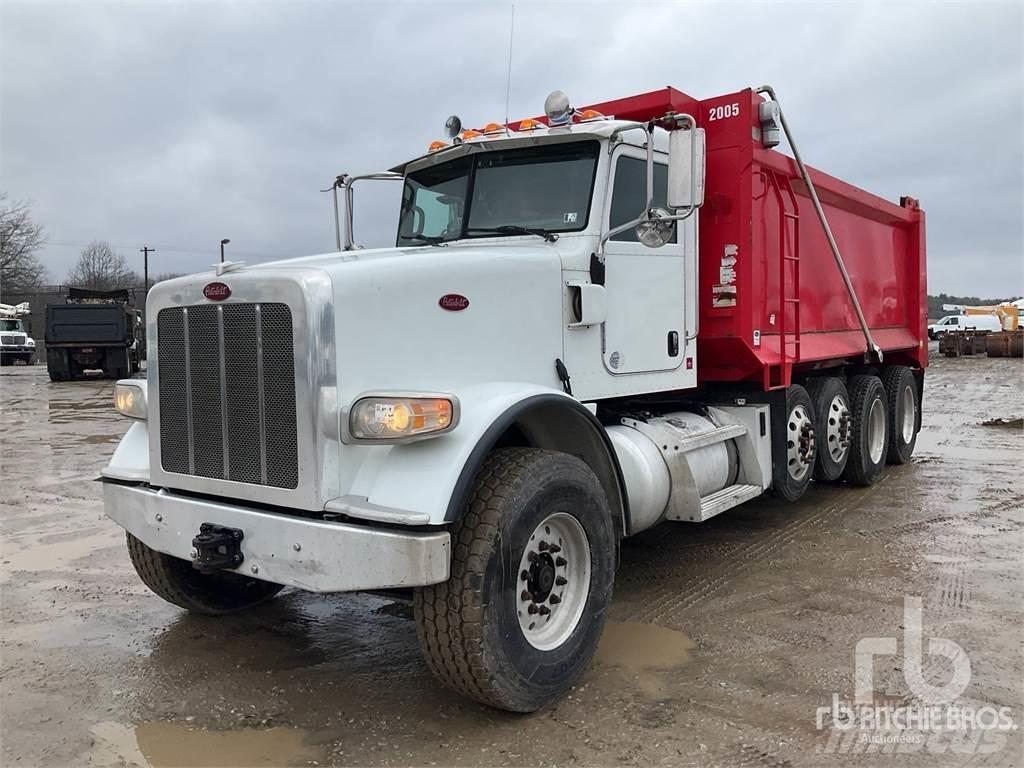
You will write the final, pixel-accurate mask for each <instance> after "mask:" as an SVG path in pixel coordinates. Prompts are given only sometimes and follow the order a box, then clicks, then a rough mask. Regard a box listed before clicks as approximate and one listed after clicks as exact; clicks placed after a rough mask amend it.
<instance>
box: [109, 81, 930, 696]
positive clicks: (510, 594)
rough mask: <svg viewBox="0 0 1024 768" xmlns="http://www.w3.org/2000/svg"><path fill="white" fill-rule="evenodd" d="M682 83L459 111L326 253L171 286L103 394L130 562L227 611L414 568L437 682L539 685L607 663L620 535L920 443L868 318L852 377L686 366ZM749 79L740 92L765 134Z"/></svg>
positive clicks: (694, 333) (378, 581) (905, 378)
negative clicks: (468, 117)
mask: <svg viewBox="0 0 1024 768" xmlns="http://www.w3.org/2000/svg"><path fill="white" fill-rule="evenodd" d="M668 91H669V92H670V93H669V94H668V95H669V100H668V103H667V104H665V103H663V102H661V101H659V100H658V99H657V98H654V96H658V94H653V95H652V94H647V95H645V96H641V97H634V98H631V99H627V100H620V101H619V102H614V103H606V105H604V108H602V106H601V105H597V106H595V107H591V108H587V109H574V108H572V107H571V106H570V103H569V99H568V98H567V97H566V96H565V94H562V93H561V92H554V93H553V94H551V96H549V97H548V99H547V101H546V102H545V116H544V117H543V118H536V119H526V120H521V121H516V122H514V123H508V124H503V125H498V124H490V125H487V126H485V127H484V128H481V129H479V130H475V129H472V130H463V129H462V127H461V121H459V120H458V119H456V118H453V119H451V120H449V124H448V126H449V141H437V142H434V144H432V145H430V148H429V150H428V151H427V152H426V153H424V154H421V155H419V156H417V157H415V158H413V159H412V160H409V161H408V162H405V163H402V164H401V165H398V166H396V167H395V168H393V169H392V170H391V171H389V172H387V173H374V174H368V175H366V176H346V175H342V176H339V177H338V180H337V182H336V184H335V186H334V194H335V195H336V197H335V200H336V202H337V195H338V194H339V192H340V193H341V194H342V195H343V196H344V200H345V205H344V209H343V215H342V213H341V211H339V209H338V208H336V212H337V215H336V223H337V225H338V227H337V243H338V251H337V252H332V253H325V254H319V255H314V256H307V257H301V258H295V259H290V260H284V261H277V262H271V263H267V264H260V265H258V266H252V267H250V266H246V265H241V264H232V263H226V264H222V265H220V266H218V268H217V270H216V271H215V272H214V273H210V274H201V275H192V276H188V277H182V278H178V279H175V280H169V281H166V282H161V283H160V284H158V285H157V286H156V287H154V288H153V289H152V291H151V292H150V294H149V299H148V303H147V312H146V317H147V318H148V324H147V349H148V376H147V379H146V380H145V381H140V380H125V381H121V382H118V384H117V386H116V388H115V404H116V407H117V408H118V410H119V411H120V412H121V413H123V414H125V415H126V416H128V417H130V418H131V419H133V423H132V425H131V427H130V428H129V430H128V433H127V434H126V435H125V437H124V439H123V440H122V441H121V443H120V445H119V446H118V448H117V450H116V451H115V453H114V455H113V457H112V459H111V461H110V463H109V465H108V466H107V467H106V468H104V470H103V473H102V474H103V479H104V481H105V482H104V504H105V510H106V512H107V514H108V515H109V516H110V517H111V518H113V519H114V520H115V521H116V522H117V523H118V524H120V525H121V526H122V527H124V528H125V529H126V531H127V532H128V549H129V554H130V556H131V559H132V562H133V564H134V565H135V567H136V570H137V572H138V573H139V575H140V577H141V578H142V580H143V581H144V582H145V583H146V584H147V585H148V586H149V587H150V588H151V589H152V590H153V591H154V592H156V593H157V594H158V595H160V596H162V597H164V598H165V599H167V600H169V601H170V602H172V603H174V604H176V605H179V606H181V607H183V608H186V609H188V610H193V611H198V612H202V613H210V614H221V613H227V612H230V611H233V610H239V609H243V608H246V607H248V606H251V605H254V604H256V603H259V602H261V601H263V600H267V599H270V598H271V597H273V595H275V594H276V593H277V592H278V591H279V590H280V589H281V588H283V587H284V586H291V587H297V588H300V589H305V590H310V591H314V592H336V591H351V590H366V589H389V588H403V589H404V588H411V589H412V590H413V607H414V615H415V617H416V624H417V631H418V636H419V639H420V643H421V646H422V648H423V650H424V654H425V656H426V659H427V662H428V664H429V665H430V667H431V669H432V670H433V671H434V673H435V674H436V675H437V677H438V678H439V679H440V680H441V681H442V682H444V683H445V684H447V685H449V686H450V687H452V688H454V689H456V690H458V691H461V692H463V693H465V694H466V695H468V696H471V697H473V698H475V699H477V700H479V701H482V702H484V703H486V704H489V705H491V706H495V707H499V708H503V709H508V710H513V711H533V710H535V709H537V708H539V707H541V706H544V705H545V704H547V703H550V702H551V701H554V700H555V699H556V698H557V697H558V696H559V695H561V693H562V692H564V691H565V690H566V689H567V688H568V687H570V686H571V685H572V684H573V683H574V682H575V681H576V680H577V679H578V678H579V676H580V675H581V674H582V672H583V670H584V669H585V668H586V666H587V664H588V663H589V660H590V658H591V656H592V655H593V653H594V650H595V649H596V645H597V641H598V639H599V637H600V634H601V630H602V628H603V624H604V619H605V615H606V611H607V608H608V605H609V602H610V598H611V590H612V585H613V582H614V575H615V573H614V572H615V563H616V557H617V555H616V552H617V546H618V542H619V540H620V539H621V538H623V537H625V536H630V535H633V534H635V533H637V532H639V531H641V530H644V529H647V528H649V527H651V526H653V525H656V524H658V523H661V522H663V521H670V520H671V521H678V522H700V521H703V520H706V519H708V518H710V517H713V516H715V515H717V514H720V513H722V512H724V511H726V510H728V509H729V508H731V507H733V506H736V505H737V504H739V503H742V502H744V501H747V500H749V499H752V498H754V497H756V496H759V495H761V494H762V493H764V492H766V491H767V490H769V489H774V490H775V492H776V493H778V494H780V495H782V496H783V497H784V498H788V499H795V498H799V497H800V496H801V495H802V494H803V493H804V492H805V491H806V489H807V488H808V487H809V485H810V483H811V479H812V475H813V476H814V477H819V476H820V477H821V478H826V479H828V480H836V479H839V478H840V477H845V478H846V479H847V480H848V481H849V482H854V483H858V484H869V483H870V482H874V480H875V479H877V477H878V473H879V472H880V471H881V467H882V466H884V464H885V463H886V460H887V457H889V458H890V459H891V460H892V461H895V462H900V461H905V460H909V451H912V450H913V440H914V437H915V436H916V431H917V429H918V428H919V419H918V416H919V409H918V405H917V403H918V402H919V397H920V389H919V386H918V384H917V380H916V379H914V376H913V372H912V371H911V370H910V368H908V367H907V366H890V368H891V372H890V373H887V374H886V376H887V377H888V378H891V379H892V381H891V382H890V383H889V384H885V385H883V382H882V380H881V379H879V378H878V377H877V376H872V375H852V374H855V373H859V371H860V369H859V368H856V367H855V366H856V365H857V364H858V360H859V364H861V365H863V364H864V362H865V360H864V355H865V354H866V352H865V349H870V347H871V344H869V345H868V347H867V348H865V347H864V345H863V344H862V343H860V342H858V337H859V332H858V331H856V330H854V331H852V332H848V333H847V336H848V338H847V337H844V338H847V343H849V344H850V345H851V346H850V349H851V350H852V352H840V351H838V350H840V349H841V348H840V347H837V346H836V344H837V342H836V341H835V337H832V340H830V341H829V344H830V345H831V346H829V347H828V350H829V351H828V352H827V354H830V355H832V362H831V364H832V366H833V367H834V371H842V373H840V374H838V375H831V376H822V375H821V369H822V365H823V363H822V361H821V360H816V359H813V356H812V355H811V354H808V355H807V356H806V358H801V357H796V358H790V359H789V360H788V362H787V360H786V350H787V343H788V341H789V339H788V337H787V336H786V335H785V332H783V333H782V334H781V335H779V336H778V339H779V345H781V352H782V361H781V362H780V360H779V357H778V355H776V357H775V358H773V359H771V360H769V363H770V364H772V365H775V366H776V367H779V366H780V365H782V364H783V363H786V365H787V366H788V367H786V368H785V371H786V380H785V381H783V382H782V383H781V384H779V385H777V386H775V387H774V389H773V391H765V390H766V389H767V388H768V387H767V384H766V386H765V387H761V386H760V384H758V381H759V380H760V379H759V377H761V372H760V369H757V370H754V371H752V372H750V373H748V372H743V374H742V375H743V378H744V380H743V381H725V382H719V383H717V384H716V383H715V382H707V381H701V380H700V379H699V378H698V377H699V374H700V370H701V365H700V358H699V356H698V351H699V349H698V339H699V336H700V328H699V325H700V320H701V317H702V312H701V309H700V299H701V297H702V295H703V294H700V293H699V288H700V286H701V285H702V284H703V283H702V282H701V281H702V277H701V275H700V274H699V270H698V261H699V256H700V252H699V249H698V240H699V237H698V236H699V233H700V231H701V230H700V215H701V214H700V209H701V206H702V205H703V204H704V198H705V186H706V175H705V170H706V168H707V167H709V163H710V161H709V160H707V159H706V156H705V155H706V151H707V147H706V139H705V129H704V128H703V127H701V126H700V125H699V124H698V120H697V119H696V118H695V117H694V115H693V114H690V113H689V112H687V111H686V110H685V109H684V108H683V107H685V106H687V105H689V104H691V103H692V105H693V107H694V111H696V109H697V108H700V104H699V103H697V102H695V101H692V100H688V99H689V97H686V99H682V98H677V97H676V96H675V95H674V94H679V97H682V96H683V95H682V94H680V92H677V91H672V89H668ZM744 98H745V99H746V101H747V102H749V105H748V106H745V107H744V110H742V111H741V110H740V109H739V107H737V108H736V116H737V118H738V119H740V120H748V119H749V120H751V121H753V124H755V125H757V126H758V128H759V129H760V130H762V131H763V132H764V135H765V137H766V140H767V138H770V136H771V129H772V128H773V126H774V128H775V131H776V133H777V130H778V125H777V116H776V115H775V114H774V113H772V114H767V116H762V115H760V114H759V112H758V109H757V104H758V103H760V102H761V101H762V97H761V96H758V95H755V94H753V93H751V92H750V91H747V92H745V96H744ZM609 107H610V108H609ZM712 109H714V107H712ZM726 112H728V114H730V115H731V114H732V112H731V107H730V108H729V109H728V110H725V111H723V112H722V114H723V115H724V114H726ZM737 135H740V136H743V137H745V138H744V139H743V140H744V141H745V142H747V143H748V144H749V143H750V136H751V130H750V127H748V126H741V130H739V131H738V132H737ZM776 143H777V142H776ZM766 146H767V145H766ZM801 168H802V166H801ZM723 177H724V175H723ZM808 178H809V177H808ZM370 179H375V180H377V179H387V180H394V181H398V182H399V183H401V184H402V195H401V204H400V210H399V211H398V212H397V217H396V219H397V221H396V242H395V245H394V246H393V247H389V248H379V249H363V248H360V247H359V246H358V245H357V244H356V242H355V233H354V231H353V224H354V222H353V219H352V210H353V206H352V196H353V194H354V192H353V189H354V184H355V183H356V182H359V181H362V180H370ZM809 183H810V182H809ZM715 205H716V208H715V212H714V216H715V217H717V218H718V219H721V218H722V217H723V216H724V214H723V206H724V205H725V204H724V203H723V202H722V201H721V200H716V202H715ZM893 208H894V209H895V212H892V213H891V216H892V217H894V218H893V219H892V220H893V221H895V222H897V223H898V224H899V226H909V225H910V223H911V222H916V221H918V219H919V217H918V215H917V214H916V212H910V211H907V212H905V213H904V212H902V211H901V209H896V208H895V206H893ZM342 222H344V224H345V226H344V239H343V237H342V227H341V223H342ZM890 240H891V238H890ZM899 242H903V241H902V240H901V241H899ZM743 247H744V248H746V246H743ZM738 248H739V246H732V250H730V247H729V246H726V248H725V250H724V255H722V257H721V268H720V271H719V272H718V273H717V274H715V275H714V284H715V287H716V290H715V291H711V290H708V291H707V292H706V293H707V295H708V296H709V297H710V296H711V295H714V296H715V297H716V298H715V299H714V301H715V302H716V305H715V308H716V309H720V308H721V307H720V306H718V305H719V304H720V303H721V302H726V303H727V302H729V301H730V299H729V295H731V296H733V297H736V296H737V295H743V296H744V298H745V294H740V293H739V292H738V289H737V287H736V274H737V272H736V270H738V269H740V265H738V264H737V262H736V258H735V255H736V254H737V253H738V252H739V250H738ZM718 258H719V255H718V253H716V254H715V259H716V262H717V259H718ZM729 259H731V261H729ZM829 263H831V262H829ZM833 268H834V267H833ZM710 287H711V286H710V285H709V289H710ZM723 287H724V288H726V289H728V290H718V289H721V288H723ZM730 292H731V293H730ZM854 300H855V299H854ZM888 300H889V301H890V302H891V301H892V300H893V299H892V298H891V297H890V298H889V299H888ZM734 303H735V301H734ZM737 306H743V307H746V306H747V305H745V304H739V305H737ZM859 310H860V308H859V305H858V311H859ZM869 310H870V308H869ZM867 314H868V316H870V311H869V312H868V313H867ZM773 322H774V321H773ZM922 328H923V326H922ZM798 332H799V331H798ZM768 333H769V329H766V337H767V335H768ZM864 335H865V337H866V338H867V340H868V341H869V342H870V341H871V335H870V333H869V332H868V328H867V326H865V328H864ZM745 336H746V334H745ZM886 338H888V337H886ZM758 339H760V337H758ZM892 339H894V341H892V342H891V344H892V345H894V346H895V348H896V354H904V353H903V352H902V350H904V349H909V350H910V351H909V352H907V353H905V354H907V355H910V354H916V343H917V342H916V338H915V339H913V341H912V342H911V341H906V340H904V337H903V336H898V337H897V336H896V335H893V336H892ZM744 341H745V342H746V339H744ZM798 343H799V342H798ZM883 343H885V340H884V339H883ZM804 345H805V348H806V349H808V350H811V351H813V349H814V346H813V344H811V343H810V341H805V342H804ZM900 345H904V346H900ZM911 345H913V347H911ZM767 346H768V345H767V344H766V345H765V347H767ZM709 349H711V350H712V351H715V347H709ZM751 349H753V348H751ZM887 349H888V347H887ZM763 351H764V350H762V349H761V344H760V341H759V340H758V344H757V354H761V353H762V352H763ZM701 354H703V353H701ZM823 354H825V353H823ZM879 354H881V352H879ZM908 359H909V358H908ZM715 363H716V365H717V366H718V367H721V368H726V367H727V363H726V362H724V361H723V360H721V359H717V360H716V361H715ZM758 364H760V363H758ZM766 364H767V363H766ZM847 365H848V366H849V369H848V372H849V373H850V374H851V376H850V378H849V379H847V378H846V372H847V369H845V368H840V367H839V366H847ZM800 366H805V368H802V367H800ZM897 369H898V370H897ZM886 370H889V369H886ZM805 375H806V376H807V377H808V378H807V379H806V384H807V388H805V387H804V386H803V382H805V379H804V378H803V377H804V376H805ZM797 377H800V378H799V380H800V382H801V383H799V384H798V383H797ZM770 379H771V377H769V376H767V375H765V376H764V377H763V380H764V381H765V382H769V380H770ZM887 381H888V379H887ZM847 382H848V383H849V385H850V388H849V389H847V386H846V384H847ZM885 386H890V388H891V390H892V392H893V393H894V394H893V397H897V398H898V401H899V403H901V404H902V405H901V406H900V410H899V412H898V414H897V411H896V410H894V409H889V408H888V407H887V403H888V402H890V400H888V399H887V395H886V389H885V388H884V387H885ZM861 414H863V416H862V415H861ZM897 429H898V430H900V435H901V436H902V438H901V439H902V441H903V442H902V443H899V442H893V441H890V440H889V438H888V436H889V435H890V434H891V433H893V432H894V431H895V430H897ZM819 441H820V442H821V443H822V445H823V446H826V447H827V450H823V451H820V452H819V451H818V450H817V445H818V442H819ZM894 446H895V447H894ZM900 446H902V447H900ZM908 446H909V447H908ZM896 448H899V450H896ZM890 453H891V454H892V455H891V456H890ZM823 455H824V458H822V456H823ZM848 465H849V466H848ZM819 473H820V475H819ZM843 473H846V474H845V475H844V474H843Z"/></svg>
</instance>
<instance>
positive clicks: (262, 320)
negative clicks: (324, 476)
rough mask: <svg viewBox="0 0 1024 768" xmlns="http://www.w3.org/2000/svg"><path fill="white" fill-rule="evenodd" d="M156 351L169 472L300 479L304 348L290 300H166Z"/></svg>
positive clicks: (272, 482)
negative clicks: (299, 373)
mask: <svg viewBox="0 0 1024 768" xmlns="http://www.w3.org/2000/svg"><path fill="white" fill-rule="evenodd" d="M157 354H158V363H159V365H158V371H159V373H158V375H159V398H160V463H161V466H162V467H163V469H164V471H166V472H176V473H179V474H187V475H198V476H200V477H209V478H214V479H220V480H232V481H235V482H239V483H250V484H254V485H267V486H272V487H275V488H295V487H297V486H298V479H299V474H298V440H297V436H296V414H295V352H294V346H293V339H292V315H291V310H290V309H289V308H288V306H287V305H285V304H277V303H273V304H270V303H268V304H242V303H237V304H223V305H216V306H214V305H199V306H192V307H171V308H167V309H162V310H161V311H160V314H159V315H158V318H157Z"/></svg>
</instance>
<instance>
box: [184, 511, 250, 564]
mask: <svg viewBox="0 0 1024 768" xmlns="http://www.w3.org/2000/svg"><path fill="white" fill-rule="evenodd" d="M243 538H245V534H244V533H243V532H242V531H241V530H240V529H238V528H228V527H227V526H224V525H217V524H216V523H203V524H202V525H200V526H199V535H197V536H196V537H195V538H194V539H192V546H193V547H194V548H195V551H196V556H195V559H194V560H193V561H192V567H193V568H195V569H196V570H197V571H199V572H200V573H215V572H217V571H221V570H225V569H227V570H233V569H235V568H237V567H238V566H240V565H241V564H242V561H243V560H245V556H244V555H243V554H242V539H243Z"/></svg>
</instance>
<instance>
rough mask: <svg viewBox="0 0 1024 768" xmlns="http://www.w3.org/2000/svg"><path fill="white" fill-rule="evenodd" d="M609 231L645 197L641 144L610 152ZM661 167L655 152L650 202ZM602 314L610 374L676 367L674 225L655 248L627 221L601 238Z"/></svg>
mask: <svg viewBox="0 0 1024 768" xmlns="http://www.w3.org/2000/svg"><path fill="white" fill-rule="evenodd" d="M612 164H613V165H612V179H611V194H610V195H608V204H607V206H606V212H605V216H606V223H607V226H608V230H606V231H609V230H611V229H614V228H615V227H617V226H619V225H621V224H624V223H626V222H628V221H630V220H632V219H635V218H636V217H637V215H638V214H639V213H640V211H642V210H643V209H644V205H645V204H646V202H647V160H646V151H645V150H643V149H640V148H639V147H629V146H622V147H620V148H619V149H617V150H616V154H615V155H613V157H612ZM667 189H668V168H667V166H666V165H665V163H664V162H658V161H657V160H655V166H654V190H655V194H654V205H655V207H662V208H663V207H665V198H666V192H667ZM604 255H605V291H606V293H607V296H608V316H607V319H606V321H605V324H604V336H603V338H602V344H601V352H602V357H603V358H604V367H605V369H606V370H607V371H608V372H609V373H611V374H612V375H629V374H638V373H649V372H655V371H671V370H675V369H676V368H678V367H679V365H680V364H681V363H682V354H681V352H682V347H683V344H684V341H683V335H684V334H685V322H684V319H685V314H684V313H685V303H684V302H685V285H684V277H685V261H684V254H683V244H682V242H681V238H680V236H679V226H678V224H676V225H675V229H674V231H673V235H672V239H671V241H670V242H669V243H667V244H666V245H663V246H661V247H660V248H648V247H647V246H645V245H643V244H642V243H640V242H639V240H638V239H637V236H636V233H635V232H634V230H633V229H627V230H626V231H624V232H620V233H618V234H617V235H615V236H613V237H612V238H611V239H609V240H608V241H607V242H606V243H605V248H604Z"/></svg>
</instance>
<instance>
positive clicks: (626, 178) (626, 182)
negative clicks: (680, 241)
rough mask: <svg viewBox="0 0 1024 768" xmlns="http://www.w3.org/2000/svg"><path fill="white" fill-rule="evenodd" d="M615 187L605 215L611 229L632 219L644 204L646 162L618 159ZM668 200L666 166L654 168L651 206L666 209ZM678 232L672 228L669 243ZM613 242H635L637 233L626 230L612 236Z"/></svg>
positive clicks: (637, 159)
mask: <svg viewBox="0 0 1024 768" xmlns="http://www.w3.org/2000/svg"><path fill="white" fill-rule="evenodd" d="M614 183H615V187H614V188H613V189H612V205H611V211H610V212H609V215H608V224H609V228H610V229H615V227H618V226H621V225H623V224H625V223H626V222H627V221H632V220H633V219H635V218H636V217H637V216H638V215H639V213H640V211H642V210H643V209H644V205H645V204H646V203H647V161H646V160H641V159H640V158H636V157H620V158H619V159H618V160H617V161H616V163H615V182H614ZM667 197H668V166H667V165H665V164H664V163H655V164H654V206H655V207H660V208H664V207H666V203H665V201H666V198H667ZM677 233H678V228H673V231H672V240H671V242H673V243H674V242H676V235H677ZM612 240H615V241H616V242H627V243H635V242H637V237H636V232H634V231H633V230H632V229H627V230H625V231H623V232H619V234H617V235H615V236H614V237H613V238H612Z"/></svg>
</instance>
